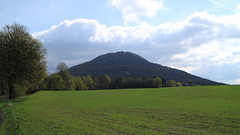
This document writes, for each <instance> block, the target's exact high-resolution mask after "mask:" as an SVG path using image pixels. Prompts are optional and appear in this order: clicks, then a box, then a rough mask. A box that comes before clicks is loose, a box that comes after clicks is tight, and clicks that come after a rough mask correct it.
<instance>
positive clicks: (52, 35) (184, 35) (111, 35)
mask: <svg viewBox="0 0 240 135" xmlns="http://www.w3.org/2000/svg"><path fill="white" fill-rule="evenodd" d="M117 2H120V1H117ZM121 2H122V1H121ZM238 18H240V13H237V14H235V15H231V16H220V17H216V16H214V15H210V14H208V13H207V12H206V11H203V12H196V13H194V14H192V15H190V16H189V17H188V18H186V20H183V21H182V22H177V23H171V22H169V23H164V24H160V25H158V26H151V25H149V24H146V23H142V24H139V25H137V26H128V27H127V26H125V27H123V26H112V27H106V26H105V25H103V24H99V22H98V21H96V20H88V19H76V20H72V21H64V22H62V23H60V24H59V25H57V26H52V27H51V28H50V29H49V30H46V31H43V32H39V33H35V34H33V36H34V37H35V38H37V39H39V40H41V41H42V42H43V44H44V45H45V46H46V47H47V49H48V63H49V64H48V66H49V70H50V71H54V69H55V66H56V64H57V63H58V62H60V61H64V62H66V63H67V64H68V65H69V66H73V65H76V64H79V63H82V62H85V61H88V60H91V59H92V58H94V57H96V56H98V55H101V54H104V53H108V52H114V51H131V52H133V53H137V54H139V55H141V56H143V57H145V58H146V59H148V60H150V61H152V62H158V63H160V64H162V65H166V66H171V67H176V68H180V69H184V70H187V71H188V72H190V73H194V74H196V75H199V76H202V77H206V78H209V79H213V80H217V81H223V82H229V81H228V80H236V79H238V78H239V76H240V73H239V70H240V66H239V65H240V47H239V43H240V19H238Z"/></svg>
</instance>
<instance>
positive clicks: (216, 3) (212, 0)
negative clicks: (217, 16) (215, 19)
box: [208, 0, 232, 10]
mask: <svg viewBox="0 0 240 135" xmlns="http://www.w3.org/2000/svg"><path fill="white" fill-rule="evenodd" d="M208 1H209V2H211V3H212V4H214V5H216V6H219V7H222V8H225V9H228V10H232V9H231V8H230V7H228V6H226V5H224V4H222V3H220V2H218V1H216V0H208Z"/></svg>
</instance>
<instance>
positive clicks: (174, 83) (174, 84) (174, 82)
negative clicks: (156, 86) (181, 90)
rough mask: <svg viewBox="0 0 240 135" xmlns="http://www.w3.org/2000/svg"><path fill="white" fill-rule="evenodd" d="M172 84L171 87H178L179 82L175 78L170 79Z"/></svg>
mask: <svg viewBox="0 0 240 135" xmlns="http://www.w3.org/2000/svg"><path fill="white" fill-rule="evenodd" d="M169 83H170V86H169V87H176V85H177V83H176V81H175V80H170V82H169Z"/></svg>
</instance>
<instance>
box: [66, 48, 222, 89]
mask: <svg viewBox="0 0 240 135" xmlns="http://www.w3.org/2000/svg"><path fill="white" fill-rule="evenodd" d="M69 72H70V74H71V75H74V76H86V75H90V76H104V75H106V74H107V75H109V76H110V77H111V78H115V77H117V76H123V77H155V76H159V77H161V78H164V79H167V80H170V79H173V80H176V81H179V82H182V83H184V84H199V85H218V84H219V83H217V82H214V81H210V80H207V79H204V78H201V77H197V76H194V75H191V74H189V73H187V72H185V71H182V70H178V69H173V68H170V67H166V66H162V65H159V64H155V63H151V62H148V61H147V60H146V59H144V58H142V57H141V56H139V55H136V54H133V53H130V52H117V53H108V54H104V55H101V56H99V57H97V58H95V59H93V60H91V61H89V62H86V63H83V64H79V65H76V66H73V67H71V68H70V70H69Z"/></svg>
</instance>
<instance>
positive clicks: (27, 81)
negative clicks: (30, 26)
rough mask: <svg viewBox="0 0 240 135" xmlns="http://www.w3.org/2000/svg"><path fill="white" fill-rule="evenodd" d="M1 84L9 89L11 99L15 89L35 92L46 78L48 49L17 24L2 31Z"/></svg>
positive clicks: (13, 96)
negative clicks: (16, 86)
mask: <svg viewBox="0 0 240 135" xmlns="http://www.w3.org/2000/svg"><path fill="white" fill-rule="evenodd" d="M0 52H1V53H0V61H1V62H0V82H1V83H2V82H3V83H4V84H5V85H8V88H9V99H13V98H15V97H16V95H14V85H16V84H17V85H22V86H24V87H27V88H29V89H33V88H36V87H37V86H38V85H39V84H40V83H41V81H42V80H43V78H44V77H45V76H46V62H45V61H44V59H45V55H46V49H45V48H44V47H43V46H42V44H41V43H40V42H39V41H38V40H36V39H34V38H32V36H31V34H29V33H28V32H27V30H26V27H25V26H22V25H19V24H16V23H14V24H13V25H6V26H5V27H3V29H2V30H0Z"/></svg>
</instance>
